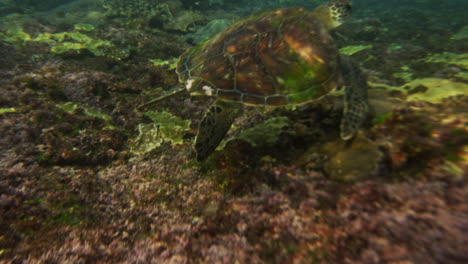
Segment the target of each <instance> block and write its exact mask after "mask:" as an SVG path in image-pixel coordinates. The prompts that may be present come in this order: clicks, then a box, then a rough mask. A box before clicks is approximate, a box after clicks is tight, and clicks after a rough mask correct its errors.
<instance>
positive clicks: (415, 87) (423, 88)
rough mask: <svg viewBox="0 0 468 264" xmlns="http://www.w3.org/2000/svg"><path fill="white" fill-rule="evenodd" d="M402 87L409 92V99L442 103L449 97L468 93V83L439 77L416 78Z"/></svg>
mask: <svg viewBox="0 0 468 264" xmlns="http://www.w3.org/2000/svg"><path fill="white" fill-rule="evenodd" d="M402 87H403V88H404V89H405V90H407V91H408V92H409V95H408V98H407V100H408V101H427V102H431V103H440V102H441V101H442V100H443V99H444V98H447V97H451V96H457V95H464V94H468V84H465V83H461V82H454V81H451V80H447V79H439V78H422V79H416V80H413V81H411V82H409V83H407V84H405V85H403V86H402ZM413 91H415V92H413Z"/></svg>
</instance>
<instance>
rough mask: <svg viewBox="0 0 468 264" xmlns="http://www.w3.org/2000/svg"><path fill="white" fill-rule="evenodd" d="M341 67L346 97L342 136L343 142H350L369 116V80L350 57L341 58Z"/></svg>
mask: <svg viewBox="0 0 468 264" xmlns="http://www.w3.org/2000/svg"><path fill="white" fill-rule="evenodd" d="M341 66H342V72H343V78H344V82H345V96H344V110H343V117H342V119H341V125H340V136H341V138H342V139H343V140H349V139H351V138H352V137H353V136H354V135H355V134H356V133H357V131H358V129H359V127H360V126H361V124H362V122H363V121H364V120H365V119H366V116H367V112H368V102H367V79H366V76H365V75H364V74H363V73H362V71H361V70H360V68H359V66H358V65H357V64H356V63H354V62H353V61H352V60H351V59H350V58H349V57H346V56H342V57H341Z"/></svg>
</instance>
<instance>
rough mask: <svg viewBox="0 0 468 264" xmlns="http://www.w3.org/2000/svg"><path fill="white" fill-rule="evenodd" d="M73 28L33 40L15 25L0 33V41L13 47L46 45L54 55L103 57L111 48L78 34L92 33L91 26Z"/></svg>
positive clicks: (107, 42) (110, 45) (108, 45)
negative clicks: (80, 52) (85, 51)
mask: <svg viewBox="0 0 468 264" xmlns="http://www.w3.org/2000/svg"><path fill="white" fill-rule="evenodd" d="M74 28H75V30H76V31H70V32H60V33H49V32H44V33H40V34H38V35H37V36H36V37H34V38H33V37H32V36H31V35H30V34H28V33H26V32H24V30H23V28H22V27H21V26H19V25H16V24H15V25H10V26H8V28H7V30H6V31H5V32H0V39H1V40H3V41H6V42H8V43H12V44H13V45H22V44H24V43H26V42H40V43H47V44H49V45H50V46H51V48H50V51H51V52H53V53H56V54H64V53H68V52H79V51H81V50H88V51H89V52H91V53H92V54H93V55H95V56H104V55H106V53H107V51H108V50H109V48H112V47H113V45H112V43H111V42H109V41H107V40H102V39H95V38H92V37H90V36H88V35H86V34H84V33H81V32H78V31H93V30H94V26H93V25H91V24H76V25H75V26H74ZM111 55H112V54H111ZM111 57H112V56H111Z"/></svg>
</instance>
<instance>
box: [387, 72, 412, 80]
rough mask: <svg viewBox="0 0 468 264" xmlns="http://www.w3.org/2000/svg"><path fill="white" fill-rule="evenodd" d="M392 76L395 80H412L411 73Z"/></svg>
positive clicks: (397, 73)
mask: <svg viewBox="0 0 468 264" xmlns="http://www.w3.org/2000/svg"><path fill="white" fill-rule="evenodd" d="M392 76H393V77H395V78H400V79H403V80H405V81H411V80H413V73H411V72H396V73H393V74H392Z"/></svg>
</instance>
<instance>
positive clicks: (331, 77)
mask: <svg viewBox="0 0 468 264" xmlns="http://www.w3.org/2000/svg"><path fill="white" fill-rule="evenodd" d="M350 11H351V3H350V2H349V1H347V0H333V1H329V2H327V3H325V4H323V5H321V6H319V7H317V8H316V9H314V10H313V11H310V10H306V9H304V8H285V9H279V10H273V11H267V12H264V13H261V14H258V15H254V16H251V17H249V18H247V19H244V20H241V21H239V22H237V23H235V24H233V25H232V26H230V27H229V28H228V29H226V30H225V31H224V32H221V33H219V34H217V35H216V36H214V37H213V38H211V39H209V40H207V41H206V42H204V43H202V44H200V45H198V46H195V47H193V48H190V49H188V50H187V51H186V52H185V53H183V54H182V55H181V57H180V61H179V63H178V65H177V73H178V75H179V80H180V82H182V83H183V84H184V86H183V87H180V88H177V89H176V90H174V91H172V92H170V93H168V94H166V95H164V96H162V97H160V98H157V99H155V100H153V101H151V102H150V103H154V102H155V101H159V100H161V99H164V98H167V97H168V96H172V95H173V94H176V93H179V92H181V91H183V90H187V91H189V92H190V94H192V95H204V96H211V97H215V98H216V100H215V102H214V103H213V104H212V105H211V106H210V108H209V109H208V111H207V112H206V113H205V115H204V116H203V119H202V121H201V122H200V125H199V128H198V135H197V137H196V139H195V144H194V148H195V151H196V154H197V159H198V160H204V159H206V158H207V157H208V156H209V155H210V154H211V153H212V152H213V151H214V150H215V148H216V147H217V146H218V145H219V143H220V142H221V140H222V139H223V138H224V136H225V134H226V132H227V131H228V130H229V128H230V127H231V124H232V122H233V121H234V119H235V118H236V117H237V116H238V115H239V114H240V113H241V110H242V106H243V105H253V106H285V105H293V104H303V103H307V102H311V101H313V100H317V99H319V98H321V97H323V96H324V95H326V94H327V93H329V92H331V91H333V90H335V89H336V88H341V87H345V95H344V113H343V118H342V120H341V126H340V130H341V134H340V135H341V138H342V139H343V140H349V139H350V138H352V137H353V136H354V134H355V133H356V132H357V130H358V128H359V126H360V124H361V123H362V121H363V119H364V118H365V116H366V114H367V108H368V105H367V83H366V78H365V77H364V76H363V74H362V73H361V71H360V69H359V67H358V66H357V65H356V64H355V63H353V62H352V61H351V60H350V59H349V58H347V57H345V56H340V54H339V53H338V50H337V48H336V46H335V44H334V42H333V39H332V37H331V36H330V34H329V30H333V29H335V28H336V27H338V26H340V25H341V24H342V23H343V22H344V20H345V19H346V18H347V17H348V15H349V13H350Z"/></svg>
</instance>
